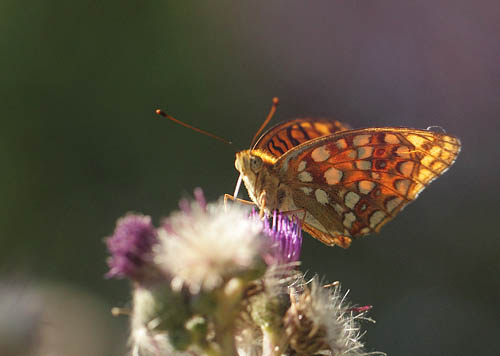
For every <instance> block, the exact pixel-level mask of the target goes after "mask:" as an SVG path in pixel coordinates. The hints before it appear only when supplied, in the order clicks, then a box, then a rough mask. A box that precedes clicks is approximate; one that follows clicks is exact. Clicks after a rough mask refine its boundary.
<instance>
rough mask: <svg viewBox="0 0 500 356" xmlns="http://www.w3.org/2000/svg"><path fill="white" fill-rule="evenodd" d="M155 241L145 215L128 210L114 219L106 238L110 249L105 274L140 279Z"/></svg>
mask: <svg viewBox="0 0 500 356" xmlns="http://www.w3.org/2000/svg"><path fill="white" fill-rule="evenodd" d="M156 242H157V236H156V232H155V229H154V227H153V224H152V223H151V218H150V217H149V216H145V215H139V214H128V215H126V216H124V217H123V218H120V219H118V221H117V223H116V228H115V231H114V233H113V235H112V236H110V237H108V238H107V239H106V245H107V247H108V250H109V252H110V253H111V257H110V258H109V259H108V265H109V267H110V270H109V272H108V273H107V274H106V277H108V278H111V277H116V278H123V277H129V278H131V279H134V280H137V279H140V276H141V275H142V274H143V272H144V267H145V266H146V265H148V264H150V263H151V262H152V248H153V245H154V244H155V243H156Z"/></svg>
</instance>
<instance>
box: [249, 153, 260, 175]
mask: <svg viewBox="0 0 500 356" xmlns="http://www.w3.org/2000/svg"><path fill="white" fill-rule="evenodd" d="M262 165H263V162H262V159H261V158H260V157H257V156H251V157H250V169H251V170H252V171H253V172H254V173H258V172H259V171H260V170H261V169H262Z"/></svg>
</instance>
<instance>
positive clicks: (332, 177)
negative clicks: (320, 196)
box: [324, 167, 343, 185]
mask: <svg viewBox="0 0 500 356" xmlns="http://www.w3.org/2000/svg"><path fill="white" fill-rule="evenodd" d="M324 176H325V179H326V182H327V183H328V184H330V185H332V184H338V183H339V182H340V181H341V180H342V176H343V173H342V171H341V170H338V169H337V168H334V167H330V168H328V169H327V170H326V171H325V173H324Z"/></svg>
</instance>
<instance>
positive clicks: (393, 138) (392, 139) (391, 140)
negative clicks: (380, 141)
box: [384, 133, 399, 145]
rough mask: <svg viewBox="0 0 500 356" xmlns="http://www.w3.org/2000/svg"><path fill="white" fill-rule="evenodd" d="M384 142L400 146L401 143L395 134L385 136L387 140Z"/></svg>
mask: <svg viewBox="0 0 500 356" xmlns="http://www.w3.org/2000/svg"><path fill="white" fill-rule="evenodd" d="M384 141H385V142H386V143H389V144H393V145H395V144H398V143H399V139H398V138H397V137H396V135H394V134H389V133H388V134H385V138H384Z"/></svg>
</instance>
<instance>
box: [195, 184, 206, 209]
mask: <svg viewBox="0 0 500 356" xmlns="http://www.w3.org/2000/svg"><path fill="white" fill-rule="evenodd" d="M194 198H195V199H196V201H197V202H198V204H199V205H200V207H201V208H202V209H203V211H205V210H206V209H207V201H206V200H205V194H203V189H201V188H200V187H198V188H195V189H194Z"/></svg>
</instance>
